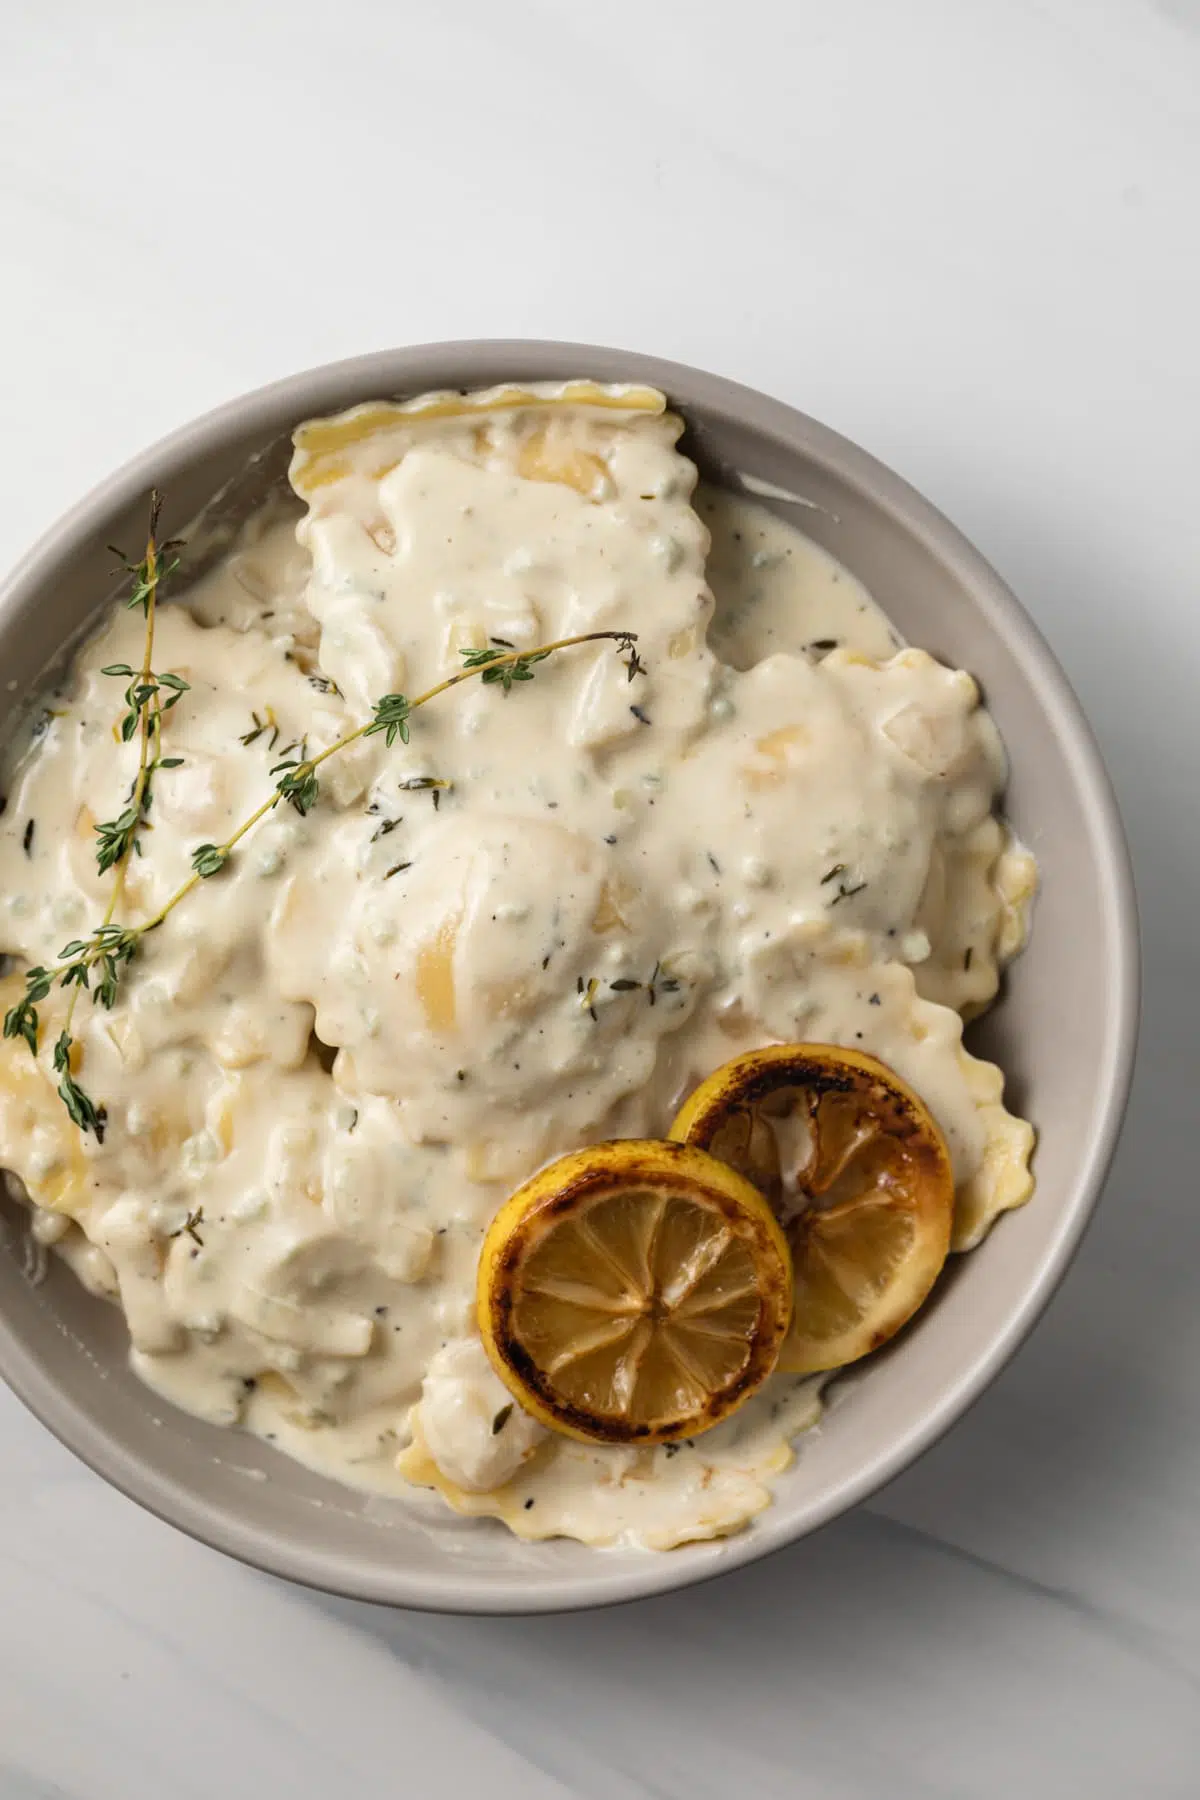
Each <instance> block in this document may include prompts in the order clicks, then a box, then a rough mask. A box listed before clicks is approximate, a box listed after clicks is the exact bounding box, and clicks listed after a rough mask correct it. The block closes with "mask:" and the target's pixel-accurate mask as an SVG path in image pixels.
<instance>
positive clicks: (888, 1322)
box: [670, 1043, 955, 1375]
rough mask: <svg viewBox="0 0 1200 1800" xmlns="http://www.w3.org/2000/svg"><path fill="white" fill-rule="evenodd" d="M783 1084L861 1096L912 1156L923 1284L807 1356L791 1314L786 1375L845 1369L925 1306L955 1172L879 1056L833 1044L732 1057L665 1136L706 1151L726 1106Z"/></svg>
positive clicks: (746, 1102) (937, 1136) (946, 1236)
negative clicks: (870, 1321) (925, 1253)
mask: <svg viewBox="0 0 1200 1800" xmlns="http://www.w3.org/2000/svg"><path fill="white" fill-rule="evenodd" d="M783 1087H806V1088H809V1089H811V1090H814V1091H816V1092H817V1093H822V1094H824V1093H838V1094H854V1093H862V1094H863V1095H864V1098H865V1099H873V1100H874V1103H875V1104H876V1105H877V1106H879V1107H880V1109H881V1111H882V1112H883V1114H884V1118H885V1128H886V1129H887V1130H888V1131H889V1133H890V1134H892V1135H895V1136H897V1137H899V1138H901V1140H902V1141H904V1142H905V1144H906V1145H907V1147H908V1149H909V1151H910V1153H911V1154H912V1155H913V1156H914V1157H915V1159H916V1162H917V1173H916V1189H915V1196H914V1202H913V1208H914V1211H915V1212H916V1213H917V1214H918V1215H919V1217H920V1218H921V1220H922V1228H923V1235H924V1236H925V1237H926V1239H927V1240H928V1242H929V1244H930V1258H929V1261H930V1263H931V1264H933V1263H934V1262H935V1258H936V1265H935V1266H934V1267H933V1269H932V1273H931V1274H930V1276H929V1279H928V1280H927V1281H924V1283H923V1284H922V1282H920V1281H916V1280H913V1281H908V1282H905V1281H902V1280H901V1281H898V1282H897V1283H896V1284H895V1289H896V1291H895V1298H894V1303H893V1305H892V1306H891V1307H890V1308H887V1307H881V1309H880V1313H879V1316H878V1318H877V1320H876V1322H875V1323H874V1325H873V1328H872V1329H871V1330H870V1331H869V1332H868V1331H866V1330H865V1329H864V1331H863V1341H862V1343H861V1345H858V1346H856V1345H855V1335H854V1333H853V1332H852V1331H850V1332H846V1333H843V1334H842V1336H841V1337H840V1338H834V1339H830V1340H828V1345H829V1348H828V1350H827V1351H826V1352H824V1353H822V1354H819V1355H815V1356H814V1355H812V1354H811V1353H810V1354H808V1355H805V1354H803V1353H802V1352H801V1346H802V1345H804V1344H810V1345H815V1344H816V1343H818V1342H820V1340H813V1339H809V1338H807V1337H806V1336H805V1334H804V1330H803V1321H802V1319H801V1318H800V1317H799V1315H797V1316H796V1317H794V1318H793V1320H792V1324H791V1327H790V1329H789V1332H788V1336H787V1339H786V1340H785V1342H784V1345H783V1348H782V1350H781V1351H780V1356H779V1365H778V1366H779V1368H780V1370H781V1371H782V1372H785V1373H787V1374H793V1375H817V1374H824V1373H828V1372H829V1371H830V1370H833V1369H839V1368H845V1367H847V1366H848V1365H849V1364H851V1363H855V1362H859V1361H861V1359H862V1358H863V1357H864V1356H869V1355H871V1353H872V1352H873V1351H875V1350H878V1349H881V1348H882V1346H883V1345H884V1344H886V1343H888V1342H890V1340H891V1339H892V1338H893V1337H894V1336H895V1335H896V1333H897V1332H898V1331H900V1330H902V1329H903V1327H904V1326H905V1325H907V1324H908V1322H909V1320H910V1319H912V1318H913V1317H914V1316H915V1314H916V1313H917V1312H919V1311H920V1309H921V1307H922V1306H923V1305H924V1304H925V1301H926V1300H927V1299H928V1298H929V1295H930V1293H931V1292H932V1291H933V1288H934V1286H935V1285H936V1283H937V1279H938V1276H939V1275H940V1274H941V1272H942V1269H943V1268H944V1267H945V1263H946V1258H947V1256H948V1255H949V1253H950V1250H951V1248H952V1233H953V1228H954V1217H955V1188H954V1172H953V1168H952V1165H951V1160H950V1151H949V1147H948V1145H947V1143H946V1139H945V1137H944V1135H943V1133H942V1130H941V1127H940V1126H939V1125H938V1123H937V1120H936V1119H935V1118H934V1117H933V1114H932V1113H931V1112H930V1110H929V1108H928V1107H927V1106H926V1105H925V1102H924V1101H923V1100H922V1099H921V1097H920V1095H919V1094H916V1093H914V1092H913V1090H912V1088H910V1087H909V1085H908V1083H907V1082H906V1081H904V1080H903V1079H902V1077H901V1076H899V1075H898V1074H897V1073H896V1071H895V1070H894V1069H892V1068H890V1067H889V1065H888V1064H887V1063H884V1062H881V1061H880V1059H879V1058H878V1057H876V1056H871V1055H870V1054H869V1053H868V1052H866V1051H863V1050H850V1049H847V1048H844V1047H843V1046H841V1045H838V1044H811V1043H803V1044H767V1045H764V1046H763V1047H762V1048H761V1049H758V1050H747V1051H743V1052H742V1054H741V1055H740V1056H735V1057H732V1058H731V1059H730V1061H729V1062H727V1063H723V1064H722V1065H721V1067H720V1068H719V1069H714V1071H713V1072H712V1074H711V1075H708V1076H706V1077H705V1079H704V1080H703V1081H702V1082H701V1083H700V1085H699V1086H698V1087H697V1088H696V1090H695V1092H694V1093H693V1094H692V1095H691V1096H690V1097H689V1098H688V1100H687V1101H685V1103H684V1105H683V1106H682V1107H681V1108H680V1110H679V1112H678V1113H677V1114H676V1117H675V1119H674V1121H673V1122H672V1125H671V1129H670V1137H671V1138H672V1140H674V1141H677V1142H685V1143H689V1144H692V1145H698V1146H699V1147H700V1148H702V1149H706V1148H707V1145H708V1143H710V1142H711V1141H712V1139H713V1137H714V1135H715V1133H716V1130H717V1128H718V1126H719V1125H720V1124H721V1123H722V1122H723V1121H724V1119H725V1118H726V1117H727V1116H728V1113H729V1110H730V1108H731V1107H732V1106H749V1107H752V1106H754V1105H756V1104H758V1103H759V1102H761V1101H763V1100H766V1099H768V1098H769V1097H770V1096H771V1095H772V1094H774V1093H776V1092H777V1091H778V1090H779V1089H780V1088H783ZM934 1195H936V1196H937V1199H936V1200H935V1199H934V1198H933V1196H934ZM943 1202H944V1203H943ZM847 1345H849V1348H847V1347H846V1346H847Z"/></svg>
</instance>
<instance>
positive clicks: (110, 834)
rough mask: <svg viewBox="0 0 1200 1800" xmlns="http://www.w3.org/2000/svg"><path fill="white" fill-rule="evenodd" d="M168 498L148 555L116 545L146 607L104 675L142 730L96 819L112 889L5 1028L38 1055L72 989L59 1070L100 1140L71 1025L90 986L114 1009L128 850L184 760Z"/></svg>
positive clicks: (73, 1103) (33, 975) (36, 978)
mask: <svg viewBox="0 0 1200 1800" xmlns="http://www.w3.org/2000/svg"><path fill="white" fill-rule="evenodd" d="M161 510H162V497H161V495H160V494H159V493H158V491H157V489H155V490H154V491H153V492H152V493H151V495H150V518H149V523H148V525H147V530H146V549H145V554H144V555H143V557H142V559H141V561H140V562H136V563H135V562H131V561H130V560H129V559H128V558H127V557H126V556H125V555H124V553H123V552H122V551H120V550H118V549H116V548H115V547H114V546H112V545H110V546H109V548H110V549H111V550H112V551H113V554H114V555H115V556H116V557H117V558H118V560H119V562H120V565H121V567H122V568H123V569H124V570H125V571H126V573H127V574H128V575H130V576H131V577H132V578H133V586H132V588H131V590H130V592H129V594H128V595H127V596H126V600H125V605H126V607H127V608H133V607H135V606H136V607H140V608H141V610H142V614H143V617H144V618H145V621H146V630H145V636H144V641H143V650H142V666H141V668H140V669H135V668H133V666H132V665H131V664H130V663H110V664H108V666H107V667H106V668H104V669H102V670H101V673H102V674H103V675H108V676H112V677H115V678H117V679H119V680H125V681H127V682H128V686H127V687H126V689H125V711H124V713H123V714H122V715H121V718H120V720H119V721H118V725H117V731H118V735H119V737H120V739H121V742H122V743H124V744H128V743H130V742H131V741H132V740H133V738H134V737H137V739H138V765H137V773H136V775H135V776H134V779H133V783H132V785H131V787H130V790H129V795H128V799H127V803H126V805H125V806H124V807H123V808H122V809H121V811H120V812H119V813H118V814H117V815H116V817H115V818H112V819H105V820H104V821H102V822H101V823H100V824H98V825H97V826H96V827H95V831H96V866H97V868H98V870H99V872H100V874H101V875H106V874H107V873H108V872H109V870H110V869H112V870H115V871H116V878H115V880H114V882H113V889H112V893H111V895H110V896H109V901H108V906H107V908H106V909H105V913H104V918H103V920H102V922H101V923H100V924H99V925H98V926H97V927H96V929H95V931H93V932H92V934H91V936H90V937H89V938H76V939H74V940H72V942H71V943H69V944H65V945H64V946H63V948H62V950H60V952H59V961H58V963H57V964H56V965H55V966H54V967H53V968H51V969H46V968H43V967H40V966H39V967H37V968H33V969H28V970H26V973H25V993H24V995H23V996H22V998H21V999H20V1000H19V1001H18V1002H17V1004H16V1005H15V1006H13V1007H10V1008H9V1010H8V1012H7V1013H6V1014H5V1017H4V1036H5V1037H7V1038H22V1039H23V1040H24V1041H25V1043H27V1044H28V1045H29V1049H30V1051H31V1053H32V1054H33V1055H34V1056H36V1055H37V1054H38V1049H39V1045H40V1034H41V1018H40V1015H39V1013H38V1007H39V1006H40V1005H41V1003H42V1002H43V1001H44V1000H46V999H48V998H49V995H50V991H51V989H52V988H53V986H54V984H55V982H56V981H57V983H58V985H59V986H60V987H61V988H68V989H70V998H69V1000H68V1001H67V1010H66V1016H65V1018H64V1020H63V1024H62V1028H61V1030H60V1031H59V1034H58V1037H57V1038H56V1040H55V1043H54V1050H53V1053H52V1060H53V1065H54V1071H55V1073H56V1074H57V1075H58V1076H60V1077H61V1079H60V1081H59V1084H58V1093H59V1098H60V1099H61V1100H62V1103H63V1105H64V1106H65V1107H66V1109H67V1112H68V1114H69V1115H70V1117H71V1119H72V1120H73V1121H74V1123H75V1124H76V1125H77V1126H78V1127H79V1129H80V1130H81V1131H83V1132H88V1131H90V1132H92V1133H93V1135H94V1136H95V1138H96V1141H97V1142H98V1143H103V1141H104V1127H105V1123H106V1114H105V1110H104V1107H103V1106H97V1105H96V1103H95V1101H94V1100H93V1099H92V1098H91V1096H90V1095H89V1094H88V1093H87V1092H86V1091H85V1089H84V1088H83V1087H81V1086H80V1084H79V1082H78V1081H77V1080H76V1079H75V1068H76V1067H77V1066H78V1062H79V1056H78V1054H76V1046H75V1040H74V1038H73V1037H72V1035H71V1025H72V1021H73V1020H74V1017H75V1005H76V1002H77V1001H78V999H79V995H80V992H81V990H88V991H90V993H91V996H92V1004H93V1005H94V1006H95V1005H100V1006H103V1007H107V1008H111V1007H112V1005H113V1004H114V1002H115V1000H116V997H117V989H118V987H119V984H120V979H121V975H122V972H123V970H124V968H125V966H126V965H127V964H128V963H129V962H130V961H131V960H132V959H133V956H134V953H135V951H136V949H137V942H138V933H137V932H136V931H134V930H130V929H129V928H128V927H126V926H122V925H115V924H114V923H113V918H114V915H115V914H116V911H117V908H118V906H119V905H120V903H121V899H122V897H123V894H124V891H125V868H126V865H127V863H128V860H129V857H130V856H131V855H132V854H133V853H135V852H136V854H137V855H139V856H140V855H141V854H142V844H141V836H140V833H141V831H142V829H143V827H144V826H145V825H146V823H147V820H148V817H149V813H150V808H151V805H152V804H153V798H154V777H155V776H156V775H157V773H158V772H159V770H160V769H177V768H179V766H180V765H181V763H182V762H183V758H182V757H181V756H164V755H163V754H162V722H163V716H164V714H166V713H168V712H170V710H171V708H172V707H173V706H176V705H178V703H179V701H180V700H181V699H182V698H183V696H184V694H186V693H187V692H188V683H187V682H186V681H184V679H183V678H182V676H180V675H175V674H172V673H171V672H170V671H168V670H162V671H156V670H155V668H154V624H155V617H156V613H157V607H158V599H159V595H160V593H161V591H162V585H163V582H164V581H166V579H167V577H168V576H169V575H172V574H173V573H174V571H175V570H176V569H177V568H178V566H179V558H178V557H177V556H175V555H174V554H173V553H174V552H175V551H176V550H177V549H179V547H180V546H179V543H178V541H177V540H170V541H168V542H166V543H162V544H160V543H159V541H158V519H159V514H160V512H161Z"/></svg>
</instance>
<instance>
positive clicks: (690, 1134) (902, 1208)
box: [671, 1044, 954, 1373]
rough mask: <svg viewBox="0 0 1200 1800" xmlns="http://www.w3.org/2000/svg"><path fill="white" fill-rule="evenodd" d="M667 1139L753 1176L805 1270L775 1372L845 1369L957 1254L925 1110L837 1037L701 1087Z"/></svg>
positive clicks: (939, 1151)
mask: <svg viewBox="0 0 1200 1800" xmlns="http://www.w3.org/2000/svg"><path fill="white" fill-rule="evenodd" d="M671 1136H672V1137H673V1138H676V1139H678V1140H679V1141H681V1142H686V1143H688V1144H692V1145H694V1146H696V1147H698V1148H699V1149H702V1150H707V1151H708V1152H709V1153H710V1154H711V1155H713V1156H719V1157H720V1158H721V1159H722V1161H723V1162H728V1163H729V1164H730V1165H731V1167H733V1168H735V1169H737V1170H738V1171H739V1173H741V1174H743V1175H745V1176H746V1177H747V1178H748V1179H749V1180H750V1181H752V1182H753V1183H754V1184H755V1186H756V1187H757V1188H759V1190H760V1191H761V1192H762V1193H764V1194H765V1195H766V1196H767V1198H768V1199H769V1200H770V1202H771V1204H772V1206H773V1207H774V1209H775V1211H776V1213H777V1214H778V1215H779V1217H780V1218H781V1219H782V1220H783V1223H784V1229H785V1231H786V1233H787V1237H788V1241H789V1243H790V1245H791V1250H792V1261H793V1264H794V1267H795V1275H796V1295H795V1310H794V1313H793V1316H792V1327H791V1331H790V1332H789V1334H788V1339H787V1342H786V1344H785V1345H784V1347H783V1350H782V1352H781V1355H780V1359H779V1366H780V1368H782V1369H787V1370H790V1371H793V1372H806V1373H807V1372H816V1371H817V1370H820V1369H837V1368H841V1367H842V1365H843V1364H844V1363H850V1362H855V1361H856V1360H857V1359H858V1358H859V1357H860V1356H866V1355H867V1353H868V1351H871V1350H875V1349H877V1348H878V1347H879V1345H880V1344H883V1343H886V1342H887V1340H888V1338H890V1337H892V1336H893V1335H894V1333H895V1332H897V1331H899V1329H900V1327H901V1326H902V1325H903V1324H904V1323H905V1321H906V1320H908V1319H910V1318H911V1317H912V1315H913V1313H915V1312H916V1310H917V1308H918V1307H919V1306H920V1305H921V1303H922V1301H923V1300H924V1299H925V1297H926V1295H927V1294H928V1293H929V1290H930V1288H931V1287H932V1286H933V1284H934V1282H935V1281H936V1279H937V1276H938V1273H939V1271H940V1269H941V1267H942V1264H943V1263H944V1262H945V1260H946V1253H947V1251H948V1250H949V1248H950V1227H951V1222H952V1219H953V1214H954V1177H953V1174H952V1172H951V1167H950V1154H949V1151H948V1150H947V1148H946V1141H945V1139H944V1138H943V1136H942V1134H941V1132H940V1131H939V1129H938V1127H937V1125H936V1124H935V1123H934V1120H933V1118H932V1117H931V1116H930V1113H929V1111H928V1109H927V1108H926V1107H925V1106H924V1105H923V1104H922V1102H921V1101H920V1100H919V1099H918V1098H917V1096H916V1095H915V1094H914V1093H913V1092H912V1090H911V1089H910V1088H908V1087H906V1086H905V1084H904V1082H902V1081H901V1080H900V1077H899V1076H898V1075H896V1074H895V1073H893V1071H892V1070H891V1069H889V1068H888V1067H887V1066H886V1064H884V1063H881V1062H878V1061H877V1060H876V1059H875V1057H873V1056H865V1055H863V1054H862V1052H860V1051H856V1050H842V1049H837V1048H835V1047H834V1046H833V1045H831V1044H773V1045H770V1046H768V1047H767V1048H766V1049H763V1050H751V1051H749V1052H748V1053H747V1054H746V1055H744V1056H738V1057H735V1058H734V1059H733V1061H732V1062H728V1063H726V1064H725V1065H724V1066H723V1067H722V1068H720V1069H717V1070H716V1072H715V1073H714V1074H712V1075H710V1076H709V1077H708V1079H707V1080H706V1081H703V1082H701V1084H700V1086H699V1087H698V1088H697V1089H696V1091H695V1093H694V1094H693V1095H692V1097H691V1099H690V1100H689V1101H688V1102H687V1104H686V1106H685V1107H684V1108H683V1110H682V1112H681V1113H680V1114H679V1117H678V1118H677V1119H676V1120H675V1123H674V1124H673V1125H672V1127H671Z"/></svg>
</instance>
